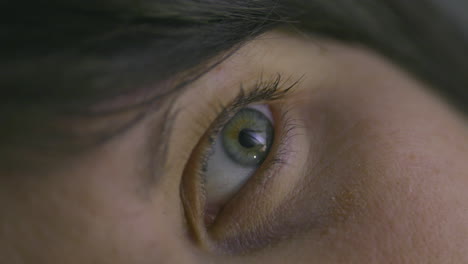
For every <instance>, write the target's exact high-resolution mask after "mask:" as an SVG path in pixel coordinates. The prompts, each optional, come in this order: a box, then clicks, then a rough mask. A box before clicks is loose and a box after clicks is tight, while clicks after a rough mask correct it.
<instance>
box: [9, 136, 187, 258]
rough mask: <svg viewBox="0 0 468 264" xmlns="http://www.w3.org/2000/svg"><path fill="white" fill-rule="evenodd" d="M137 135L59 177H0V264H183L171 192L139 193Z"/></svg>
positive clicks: (163, 185) (169, 186)
mask: <svg viewBox="0 0 468 264" xmlns="http://www.w3.org/2000/svg"><path fill="white" fill-rule="evenodd" d="M144 133H146V130H145V129H142V127H137V128H135V129H134V130H132V131H131V132H129V133H128V134H125V135H122V137H119V140H118V141H116V142H113V143H112V144H109V145H105V146H103V147H102V148H99V149H98V150H96V151H95V152H93V153H90V154H89V155H87V157H85V158H83V159H81V160H80V161H79V162H78V163H77V164H72V165H70V166H67V169H66V170H61V171H60V172H58V171H56V172H54V173H52V172H51V173H49V175H27V176H24V177H27V178H15V177H11V178H8V177H5V178H2V179H1V180H2V184H1V185H0V208H2V210H1V212H0V214H1V217H0V263H11V264H17V263H18V264H19V263H28V264H29V263H35V264H49V263H64V264H75V263H76V264H83V263H102V264H107V263H109V264H110V263H112V264H128V263H141V264H153V263H167V262H172V263H190V262H188V261H187V260H191V259H192V258H193V257H192V256H191V254H190V252H189V251H187V250H186V248H185V246H184V244H183V243H182V242H183V241H185V240H182V239H180V238H181V237H184V235H185V234H184V233H183V231H184V228H183V223H182V216H181V213H180V211H181V208H180V206H179V204H178V203H177V202H174V201H177V200H178V185H177V184H174V183H173V182H165V181H161V182H160V186H159V187H158V190H154V191H151V192H144V190H141V188H142V186H141V184H142V181H143V180H142V178H143V176H142V175H143V174H146V173H149V172H147V171H144V167H140V166H139V165H136V164H140V163H138V162H135V159H136V158H137V157H141V154H142V153H141V151H142V149H144V148H143V147H142V145H143V146H145V145H146V141H144V140H142V139H146V138H148V137H147V135H145V134H144ZM103 164H105V166H103ZM144 182H145V183H146V182H147V181H144ZM144 188H149V187H148V186H144ZM159 188H160V189H159ZM162 190H164V191H162Z"/></svg>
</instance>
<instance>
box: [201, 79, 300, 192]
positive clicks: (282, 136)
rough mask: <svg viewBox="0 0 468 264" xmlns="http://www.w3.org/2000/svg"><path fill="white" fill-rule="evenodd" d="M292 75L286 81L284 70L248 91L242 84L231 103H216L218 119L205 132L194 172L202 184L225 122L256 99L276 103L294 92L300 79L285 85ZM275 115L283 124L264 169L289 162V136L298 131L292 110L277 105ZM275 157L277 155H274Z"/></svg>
mask: <svg viewBox="0 0 468 264" xmlns="http://www.w3.org/2000/svg"><path fill="white" fill-rule="evenodd" d="M289 80H290V79H287V80H285V81H283V77H282V76H281V74H278V75H276V77H274V78H272V79H270V80H268V81H264V80H262V78H260V79H259V81H257V82H256V83H255V85H254V86H253V88H252V90H250V91H249V92H246V91H245V90H244V88H243V86H242V85H241V86H240V92H239V93H238V95H237V96H236V97H235V99H234V100H233V101H232V102H231V103H230V104H228V105H224V106H221V109H220V107H219V106H218V107H215V106H213V107H212V109H214V111H216V112H215V114H216V116H218V117H217V118H216V119H215V121H214V122H212V123H211V125H209V127H210V128H209V129H208V131H207V132H206V133H205V136H204V137H205V142H206V144H205V145H204V146H203V147H204V151H203V152H201V154H200V156H199V157H198V161H199V162H200V167H199V168H200V170H199V171H198V172H197V174H198V175H194V176H195V177H198V179H199V180H200V181H202V182H201V186H204V182H203V180H204V173H205V172H206V164H207V161H208V158H209V157H210V153H209V150H210V149H211V145H212V144H214V142H215V139H216V137H217V135H218V133H219V132H220V131H221V129H222V128H223V127H224V126H225V124H226V123H227V122H228V121H229V120H230V119H231V118H232V117H233V116H234V115H235V114H236V113H237V112H238V111H239V110H240V109H242V108H244V107H246V106H248V105H251V104H255V103H272V102H277V101H280V100H283V99H284V98H285V97H287V96H288V95H289V94H290V93H291V92H293V90H294V87H295V86H296V85H297V84H298V83H299V81H300V79H299V80H297V81H295V82H293V83H292V84H290V85H288V86H284V83H287V82H289ZM273 112H274V116H276V119H278V121H279V122H276V123H277V124H280V125H281V127H275V134H277V135H278V137H275V142H274V144H273V148H272V149H271V152H270V154H269V155H268V157H267V159H266V160H265V161H264V163H263V164H262V165H261V167H262V171H265V172H266V171H270V170H271V169H272V168H274V167H275V165H281V164H284V163H286V161H287V158H286V157H287V156H288V155H289V154H290V153H289V151H290V150H289V148H287V145H288V142H289V140H290V139H291V138H292V137H293V136H294V135H295V133H294V131H295V128H296V127H297V124H296V122H295V120H294V119H293V118H291V116H290V115H289V111H288V110H283V109H282V110H281V111H275V109H273ZM272 157H274V158H272ZM267 180H268V178H267V177H265V179H264V180H262V182H266V181H267Z"/></svg>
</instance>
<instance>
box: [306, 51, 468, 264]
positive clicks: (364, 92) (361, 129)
mask: <svg viewBox="0 0 468 264" xmlns="http://www.w3.org/2000/svg"><path fill="white" fill-rule="evenodd" d="M330 50H331V51H330V56H331V57H330V59H331V60H335V62H336V72H338V73H339V75H338V76H336V79H334V81H333V82H331V83H328V85H329V87H324V88H323V89H320V90H317V91H314V92H313V93H310V94H309V96H308V97H307V94H308V92H306V91H303V93H302V94H301V97H300V99H298V103H299V104H300V105H301V106H300V107H301V108H302V110H301V112H302V113H303V119H304V120H305V122H306V126H307V128H308V131H309V133H310V135H309V138H312V140H311V153H315V157H311V158H310V163H309V164H311V166H310V167H309V168H308V170H307V171H306V173H307V174H308V175H309V177H315V178H317V179H318V180H315V183H317V182H318V183H320V184H321V185H322V186H325V187H324V188H325V189H328V190H333V191H332V192H334V193H335V195H333V196H332V197H329V199H332V201H329V202H330V203H331V204H332V206H331V208H335V209H332V210H334V212H333V213H332V215H335V216H336V217H335V218H333V217H332V218H331V223H330V225H329V226H328V227H327V228H325V230H322V233H321V236H320V239H321V240H322V241H328V243H327V242H326V246H325V247H322V246H323V245H322V246H321V249H322V250H323V248H328V250H329V251H325V252H328V253H329V254H326V253H323V252H322V253H321V254H325V258H326V259H328V260H333V261H340V260H342V261H344V262H346V261H349V260H350V259H356V261H360V262H362V263H367V262H382V261H384V262H392V263H393V262H394V263H407V262H421V261H422V262H428V261H429V262H430V261H434V262H435V263H451V261H455V260H458V262H459V261H460V260H459V259H462V257H463V254H464V253H463V248H464V246H462V245H466V244H467V242H468V239H467V238H468V231H467V228H466V227H467V226H468V218H467V216H468V215H467V213H468V206H467V202H466V201H467V200H468V195H467V194H466V190H467V189H468V175H467V173H466V171H467V169H468V168H467V165H466V160H468V151H467V150H468V146H467V142H468V138H467V136H466V135H467V132H468V131H467V130H466V126H464V124H463V123H462V120H461V119H458V117H457V116H456V115H455V114H454V113H452V112H451V110H450V109H448V107H446V106H445V105H444V104H443V103H442V102H440V101H439V99H437V98H435V97H433V96H431V95H429V93H428V92H427V91H426V90H424V89H423V87H422V85H421V84H420V83H416V82H414V81H412V80H411V79H409V78H406V77H405V75H404V74H403V73H400V72H396V71H395V70H393V69H392V68H391V67H390V66H388V65H387V64H384V63H382V62H380V61H379V60H377V59H375V58H373V57H372V56H369V55H366V53H363V52H361V51H359V50H354V51H352V52H350V51H349V50H347V49H346V48H344V49H343V48H340V47H333V46H332V47H331V49H330ZM324 86H327V84H324ZM304 98H309V99H304ZM313 138H315V140H314V139H313ZM318 142H319V143H318ZM317 146H320V147H317ZM321 181H323V182H321ZM310 188H312V187H310ZM324 201H327V200H326V199H325V200H324ZM336 208H338V209H336ZM304 210H307V208H304ZM310 238H312V235H311V236H310ZM337 251H340V252H342V253H343V254H342V255H341V256H342V257H343V259H340V255H339V254H336V252H337ZM344 256H346V257H344ZM455 262H457V261H455Z"/></svg>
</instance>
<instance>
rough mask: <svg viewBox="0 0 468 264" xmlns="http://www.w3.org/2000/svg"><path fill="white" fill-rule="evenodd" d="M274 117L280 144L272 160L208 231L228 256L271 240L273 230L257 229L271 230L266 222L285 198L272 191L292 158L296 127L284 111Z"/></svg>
mask: <svg viewBox="0 0 468 264" xmlns="http://www.w3.org/2000/svg"><path fill="white" fill-rule="evenodd" d="M273 116H276V118H278V117H279V120H278V121H277V123H278V124H279V126H278V127H276V130H277V131H278V135H279V137H278V138H279V140H280V142H277V144H276V145H275V147H274V149H272V152H271V154H272V155H270V156H271V157H269V158H267V160H266V161H265V164H264V165H262V167H261V169H260V171H259V172H257V173H256V174H255V175H254V176H253V178H251V179H249V180H248V182H247V183H246V184H245V186H244V187H242V189H241V190H240V191H239V192H238V193H237V194H236V196H235V197H234V198H233V199H231V200H230V201H229V203H228V204H227V205H226V206H225V207H224V209H223V211H222V212H221V213H220V215H219V216H218V219H217V221H216V222H215V223H214V224H213V226H211V227H210V228H209V230H208V232H209V234H210V236H211V238H212V239H213V240H214V241H215V243H217V244H218V246H220V247H221V248H224V249H223V250H227V251H230V252H231V253H235V252H238V251H239V252H242V251H246V250H247V251H248V250H252V249H254V248H257V247H262V246H264V243H270V242H272V240H274V239H267V237H268V236H269V235H271V234H272V233H271V232H272V230H263V229H261V228H260V229H259V227H260V226H265V224H267V223H270V224H273V225H270V224H267V225H270V226H274V223H271V222H270V221H272V219H268V218H269V217H271V216H272V215H271V214H272V213H273V211H275V210H276V209H275V208H278V206H279V204H282V203H283V202H284V198H285V197H280V196H281V195H278V194H277V193H275V192H274V190H275V188H276V187H277V186H276V185H277V184H278V183H280V182H282V181H281V180H279V179H278V177H281V176H282V175H284V174H287V172H288V166H289V163H290V159H291V158H294V156H295V155H294V154H293V153H292V146H291V145H292V144H293V141H294V134H295V133H296V132H297V131H296V130H295V128H297V127H299V126H298V124H296V123H295V122H294V121H293V119H292V117H291V116H290V115H289V114H288V113H286V112H285V110H284V109H281V110H280V109H274V111H273ZM291 180H292V179H291ZM277 228H279V229H281V227H277ZM278 234H279V233H278ZM234 241H237V242H239V241H243V242H242V243H241V244H238V245H237V246H236V247H238V248H236V247H233V246H232V245H231V243H234Z"/></svg>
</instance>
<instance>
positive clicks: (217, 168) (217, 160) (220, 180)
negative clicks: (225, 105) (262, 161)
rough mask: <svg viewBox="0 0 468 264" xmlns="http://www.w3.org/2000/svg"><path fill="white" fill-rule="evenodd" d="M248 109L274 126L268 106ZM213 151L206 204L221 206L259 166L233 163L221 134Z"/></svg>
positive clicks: (206, 179)
mask: <svg viewBox="0 0 468 264" xmlns="http://www.w3.org/2000/svg"><path fill="white" fill-rule="evenodd" d="M246 108H251V109H255V110H257V111H259V112H261V113H262V114H264V115H265V116H266V117H267V118H268V119H269V120H270V122H271V123H272V124H273V115H272V113H271V111H270V109H269V107H268V106H267V105H252V106H248V107H246ZM211 151H212V152H211V153H210V157H209V160H208V162H207V167H206V171H205V175H204V178H205V184H204V187H205V195H206V202H207V204H212V205H221V204H224V203H226V202H227V201H228V200H229V199H230V198H231V197H232V196H233V195H234V194H235V193H236V192H238V191H239V189H241V187H242V186H243V185H244V184H245V183H246V181H247V180H248V179H249V178H250V177H251V176H252V175H253V174H254V173H255V171H256V170H257V169H258V166H253V167H245V166H242V165H239V164H237V163H235V162H234V161H232V159H231V158H229V156H228V155H227V153H226V151H225V150H224V148H223V144H222V134H221V133H220V134H219V135H218V136H217V137H216V140H215V143H214V145H213V146H212V150H211Z"/></svg>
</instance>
